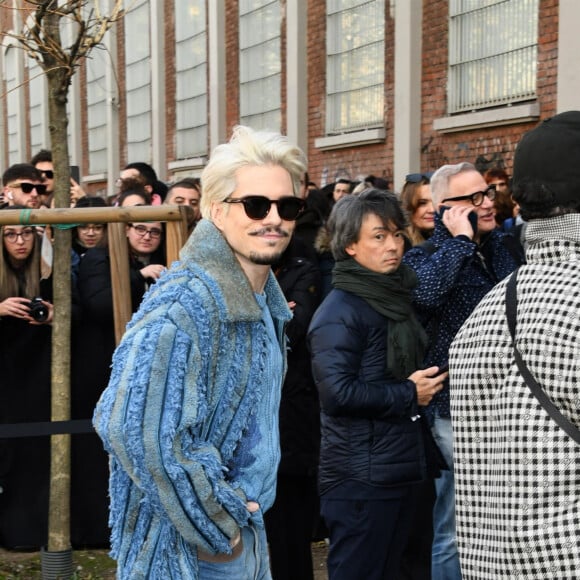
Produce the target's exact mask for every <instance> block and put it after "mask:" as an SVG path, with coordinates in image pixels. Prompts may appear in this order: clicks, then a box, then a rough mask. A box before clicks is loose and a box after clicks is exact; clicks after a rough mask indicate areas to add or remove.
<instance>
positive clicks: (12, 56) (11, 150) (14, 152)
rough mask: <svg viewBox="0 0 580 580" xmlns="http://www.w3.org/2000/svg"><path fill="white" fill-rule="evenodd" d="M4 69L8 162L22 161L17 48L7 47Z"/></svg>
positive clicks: (20, 90) (10, 163) (11, 163)
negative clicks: (19, 133)
mask: <svg viewBox="0 0 580 580" xmlns="http://www.w3.org/2000/svg"><path fill="white" fill-rule="evenodd" d="M4 58H5V67H6V68H5V71H6V109H7V118H6V127H7V133H8V163H9V165H13V164H14V163H22V158H21V155H22V152H21V151H20V150H19V148H18V145H19V143H20V139H19V135H18V132H19V130H20V129H19V127H20V115H21V112H20V102H21V93H22V89H21V88H20V87H19V84H20V83H19V80H18V60H17V59H18V49H16V48H12V47H11V48H9V49H8V50H7V51H6V55H5V57H4Z"/></svg>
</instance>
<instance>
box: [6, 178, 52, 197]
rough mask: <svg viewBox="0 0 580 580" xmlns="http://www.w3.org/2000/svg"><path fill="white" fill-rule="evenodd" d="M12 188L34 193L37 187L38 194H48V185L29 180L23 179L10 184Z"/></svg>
mask: <svg viewBox="0 0 580 580" xmlns="http://www.w3.org/2000/svg"><path fill="white" fill-rule="evenodd" d="M7 187H10V188H11V189H21V190H22V193H32V190H33V189H36V193H38V195H45V194H46V185H43V184H42V183H29V182H28V181H22V182H20V183H17V184H15V185H8V186H7Z"/></svg>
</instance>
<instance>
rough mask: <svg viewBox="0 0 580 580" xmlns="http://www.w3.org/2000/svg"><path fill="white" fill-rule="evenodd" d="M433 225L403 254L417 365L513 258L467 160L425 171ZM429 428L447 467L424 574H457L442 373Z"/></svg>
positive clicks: (440, 345) (488, 190)
mask: <svg viewBox="0 0 580 580" xmlns="http://www.w3.org/2000/svg"><path fill="white" fill-rule="evenodd" d="M431 195H432V196H433V206H434V207H435V209H436V214H435V230H434V232H433V235H432V236H431V238H429V240H428V241H427V242H424V243H423V244H420V245H418V246H415V247H414V248H412V249H411V250H409V251H408V252H407V253H406V254H405V256H404V258H403V261H404V262H405V263H406V264H407V265H408V266H410V267H411V268H413V270H415V272H416V274H417V277H418V279H419V284H418V285H417V287H416V288H415V290H414V293H413V300H414V304H415V307H416V310H417V314H418V316H419V319H420V320H421V322H422V323H423V325H424V326H425V329H426V330H427V334H428V336H429V346H428V350H427V354H426V357H425V361H424V366H426V367H430V366H439V367H443V366H444V365H446V364H447V362H448V354H449V346H450V345H451V341H452V340H453V338H454V337H455V335H456V334H457V332H458V331H459V329H460V328H461V325H462V324H463V323H464V322H465V320H466V319H467V318H468V317H469V315H470V314H471V312H472V311H473V310H474V308H475V307H476V306H477V305H478V303H479V302H480V300H481V299H482V298H483V297H484V296H485V295H486V294H487V293H488V292H489V291H490V290H491V289H492V288H493V287H494V286H495V285H496V284H497V283H498V282H499V281H500V280H502V279H503V278H505V277H506V276H507V275H508V274H510V273H511V272H512V271H513V270H514V269H515V268H516V267H517V266H518V265H519V264H520V263H521V261H522V260H521V257H520V256H521V255H522V251H521V248H519V247H518V243H517V241H516V240H515V239H514V238H512V237H511V236H510V235H509V234H505V233H503V232H500V231H499V230H497V229H496V223H495V209H494V205H493V200H494V198H495V189H494V187H493V186H491V187H489V186H488V185H487V184H486V182H485V180H484V179H483V177H482V175H481V174H480V173H479V171H477V169H476V168H475V166H473V165H472V164H471V163H459V164H457V165H443V166H442V167H440V168H439V169H438V170H437V171H436V172H435V173H434V174H433V177H432V178H431ZM427 415H428V418H429V421H430V424H431V429H432V431H433V436H434V437H435V440H436V442H437V444H438V445H439V448H440V449H441V451H442V453H443V455H444V456H445V459H446V461H447V464H448V466H449V468H450V469H449V471H444V472H442V475H441V477H439V478H438V479H437V480H435V488H436V499H435V506H434V509H433V533H434V539H433V551H432V579H433V580H458V579H460V578H461V570H460V567H459V557H458V554H457V546H456V541H455V488H454V478H453V433H452V427H451V415H450V409H449V381H448V380H446V381H445V385H444V387H443V389H442V390H441V391H440V392H439V393H438V394H437V395H436V396H435V397H434V398H433V400H432V401H431V403H430V404H429V406H428V407H427Z"/></svg>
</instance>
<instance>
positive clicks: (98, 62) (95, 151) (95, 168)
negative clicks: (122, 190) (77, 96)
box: [86, 50, 107, 173]
mask: <svg viewBox="0 0 580 580" xmlns="http://www.w3.org/2000/svg"><path fill="white" fill-rule="evenodd" d="M106 59H107V53H106V52H104V51H102V50H94V51H93V52H92V53H91V58H90V59H87V61H86V62H87V120H88V127H87V128H88V137H89V172H90V173H104V172H106V171H107V90H106V66H107V61H106Z"/></svg>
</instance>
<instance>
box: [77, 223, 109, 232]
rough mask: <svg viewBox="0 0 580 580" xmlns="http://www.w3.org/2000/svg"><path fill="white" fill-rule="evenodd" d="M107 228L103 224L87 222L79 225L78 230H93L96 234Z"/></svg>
mask: <svg viewBox="0 0 580 580" xmlns="http://www.w3.org/2000/svg"><path fill="white" fill-rule="evenodd" d="M104 229H105V226H104V225H103V224H85V225H82V226H78V230H79V231H81V232H88V231H90V230H93V232H95V234H100V233H101V232H102V231H103V230H104Z"/></svg>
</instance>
